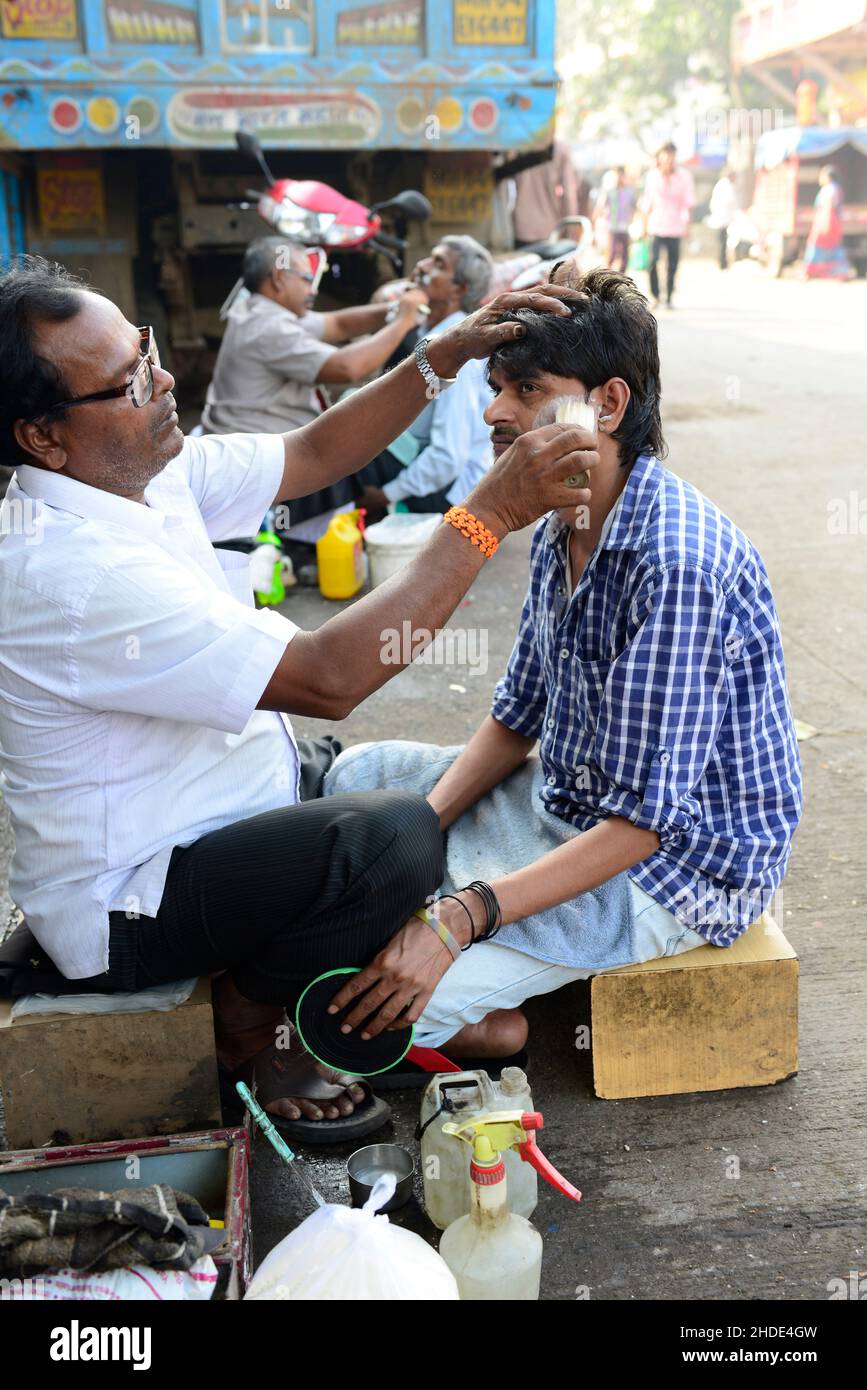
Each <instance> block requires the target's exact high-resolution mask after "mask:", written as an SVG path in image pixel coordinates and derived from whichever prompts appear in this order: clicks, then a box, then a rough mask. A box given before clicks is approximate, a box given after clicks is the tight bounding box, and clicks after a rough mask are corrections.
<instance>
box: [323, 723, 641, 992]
mask: <svg viewBox="0 0 867 1390" xmlns="http://www.w3.org/2000/svg"><path fill="white" fill-rule="evenodd" d="M460 752H461V749H460V747H458V746H452V747H446V748H439V747H436V746H435V745H433V744H429V743H411V742H403V741H398V740H390V741H386V742H383V743H362V744H357V745H356V746H355V747H353V748H347V749H344V751H343V752H342V753H341V754H340V756H339V757H338V758H337V759H336V761H335V763H334V765H333V767H331V768H330V770H329V771H328V773H327V774H326V777H325V782H324V786H323V795H325V796H339V795H342V793H344V792H354V791H371V790H373V789H374V788H377V787H391V788H393V789H395V790H399V791H414V792H419V793H420V794H421V795H422V796H426V795H427V794H428V793H429V792H430V791H431V790H432V789H433V787H434V786H435V785H436V783H437V782H438V781H439V779H440V778H441V777H442V775H443V773H444V772H445V771H446V770H447V769H448V768H449V767H450V766H451V764H452V763H453V762H454V760H455V758H456V757H457V756H458V754H459V753H460ZM543 786H544V774H543V772H542V765H541V763H540V761H539V759H538V758H529V759H528V760H527V762H526V763H524V764H523V765H522V766H521V767H519V768H518V769H517V771H516V772H513V773H511V775H510V776H509V777H507V778H505V780H504V781H503V782H501V783H500V784H499V786H496V787H494V788H493V790H492V791H490V792H488V794H487V796H483V797H482V799H481V800H480V801H478V802H476V804H475V806H472V807H471V808H470V809H469V810H468V811H465V812H464V814H463V815H462V816H460V817H459V819H458V820H456V821H455V823H454V825H452V826H450V827H449V830H448V832H447V838H446V856H445V863H446V876H445V879H444V880H443V883H442V884H441V885H440V891H441V892H443V893H454V892H456V891H457V890H458V889H459V888H464V887H465V886H466V885H467V884H468V883H472V882H473V880H474V879H484V880H486V881H488V882H492V881H493V880H494V879H498V878H503V877H505V875H506V874H510V873H514V872H515V870H517V869H523V868H526V867H527V865H529V864H534V863H535V862H536V861H537V860H538V859H541V858H542V856H543V855H545V854H548V853H549V852H550V851H551V850H553V849H557V847H558V846H559V845H562V844H565V843H566V842H567V841H568V840H572V839H574V838H575V837H576V835H580V834H581V833H582V832H581V831H580V830H578V829H577V828H576V827H575V826H574V825H570V824H569V822H568V821H564V820H561V819H560V818H559V817H558V816H553V815H552V814H551V812H550V811H549V810H548V809H547V808H546V806H545V804H544V802H543V801H542V798H541V791H542V788H543ZM491 945H492V946H496V945H500V946H511V947H512V948H513V949H514V950H516V951H523V952H524V953H525V954H526V955H528V956H532V957H533V959H534V960H543V961H547V962H549V963H550V964H553V965H567V966H572V967H574V968H575V969H579V970H608V969H612V968H614V967H615V966H618V965H629V964H631V963H632V962H633V961H634V960H635V959H636V941H635V914H634V908H633V899H632V894H631V892H630V888H629V876H628V874H626V873H621V874H615V876H614V877H613V878H610V879H608V880H607V882H605V883H601V884H600V885H599V887H598V888H591V889H590V890H589V891H588V892H586V893H579V894H578V896H577V897H575V898H571V899H569V900H568V901H567V902H564V903H559V904H557V905H556V906H555V907H550V908H547V909H546V910H545V911H544V912H538V913H534V914H533V915H532V916H530V917H524V918H522V919H521V920H520V921H518V922H510V923H509V924H508V925H507V926H504V927H501V928H500V931H499V932H498V933H497V935H496V936H495V937H494V938H493V939H492V941H491Z"/></svg>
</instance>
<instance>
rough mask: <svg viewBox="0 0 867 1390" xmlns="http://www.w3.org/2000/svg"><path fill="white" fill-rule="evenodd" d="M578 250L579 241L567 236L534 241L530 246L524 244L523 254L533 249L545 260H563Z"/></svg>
mask: <svg viewBox="0 0 867 1390" xmlns="http://www.w3.org/2000/svg"><path fill="white" fill-rule="evenodd" d="M577 250H578V243H577V241H572V240H571V239H568V238H566V237H557V238H552V239H550V240H548V241H534V242H532V243H531V244H530V245H529V246H522V247H521V254H522V255H526V254H527V253H528V252H529V251H533V252H535V253H536V255H537V256H540V257H541V258H542V260H543V261H562V260H565V259H566V257H567V256H571V255H572V253H573V252H574V251H577Z"/></svg>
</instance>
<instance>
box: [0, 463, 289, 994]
mask: <svg viewBox="0 0 867 1390" xmlns="http://www.w3.org/2000/svg"><path fill="white" fill-rule="evenodd" d="M282 470H283V441H282V439H280V437H279V436H274V435H222V436H206V437H204V438H201V439H188V440H187V441H186V442H185V444H184V447H183V450H182V452H181V453H180V455H179V456H178V457H177V458H176V459H173V460H172V462H171V463H169V464H168V466H167V467H166V468H165V469H164V470H163V472H162V473H160V474H159V475H158V476H157V477H156V478H154V479H153V481H152V482H151V483H149V484H148V486H147V488H146V489H145V494H144V495H145V499H146V501H147V503H148V505H147V506H143V505H142V504H141V503H139V502H132V501H129V500H128V499H126V498H122V497H117V496H115V495H114V494H112V493H108V492H103V491H101V490H100V489H98V488H93V487H88V486H86V485H85V484H83V483H79V482H76V481H74V480H73V479H71V478H65V477H61V476H58V475H57V474H55V473H49V472H46V471H44V470H42V469H39V468H35V467H31V466H29V465H24V466H22V467H19V468H18V470H17V472H16V473H15V475H14V477H13V478H12V481H11V483H10V485H9V490H8V493H7V495H6V498H5V500H4V502H3V504H2V506H0V769H2V786H3V794H4V796H5V797H6V801H7V803H8V806H9V811H10V813H11V817H12V824H13V827H14V830H15V840H16V846H15V857H14V861H13V865H12V872H11V878H10V888H11V892H12V895H13V897H14V899H15V901H16V902H17V903H18V905H19V906H20V907H21V909H22V911H23V912H24V915H25V917H26V919H27V922H28V924H29V926H30V927H31V929H32V931H33V933H34V935H35V936H36V937H37V939H38V941H39V942H40V944H41V945H42V946H43V947H44V949H45V950H46V951H47V952H48V953H49V955H50V956H51V958H52V959H53V960H54V962H55V963H56V965H57V966H58V967H59V968H60V970H62V971H63V973H64V974H65V975H66V976H68V977H69V978H71V979H80V978H82V977H85V976H89V975H98V974H101V973H102V972H103V971H104V970H106V969H107V968H108V939H109V923H108V913H109V911H110V910H113V909H122V910H126V911H128V912H129V913H130V916H132V915H133V914H136V913H137V914H141V915H143V916H148V917H152V916H154V915H155V914H156V912H157V909H158V907H159V904H160V900H161V898H162V894H163V888H164V885H165V878H166V871H167V868H168V863H169V859H170V857H171V853H172V849H173V848H174V847H175V846H176V845H188V844H192V843H193V841H195V840H197V839H199V838H200V837H201V836H202V835H204V834H206V833H207V832H208V831H211V830H215V829H217V828H218V827H220V826H223V825H227V824H230V823H232V822H234V821H238V820H242V819H245V818H246V817H248V816H254V815H257V814H258V813H259V812H261V811H269V810H273V809H274V808H276V807H278V806H285V805H287V804H289V803H292V802H294V801H297V800H298V754H297V749H296V747H295V741H294V738H293V736H292V731H291V726H290V725H289V722H288V720H285V719H284V718H283V717H282V716H281V715H278V714H271V713H268V712H266V711H257V709H256V705H257V702H258V700H259V699H260V697H261V695H262V691H263V690H264V689H265V686H266V685H267V684H268V681H269V680H270V678H271V676H272V674H273V672H274V670H275V668H276V666H277V663H278V662H279V660H280V658H281V656H282V654H283V652H284V651H285V648H286V645H287V643H288V642H289V641H290V640H291V639H292V637H293V636H294V635H295V633H296V632H297V631H298V629H297V627H296V626H295V625H294V624H293V623H291V622H289V621H288V620H287V619H286V618H284V617H282V616H281V615H280V614H278V613H274V612H271V611H267V610H263V611H261V612H257V611H256V609H255V608H254V606H253V595H252V587H251V583H250V575H249V560H248V557H247V556H246V555H242V554H240V553H238V552H236V551H231V550H219V549H214V547H213V546H212V544H211V542H212V541H220V540H228V539H231V538H233V537H241V536H251V535H255V533H256V531H257V530H258V529H259V524H260V521H261V518H262V516H263V515H264V513H265V511H266V510H267V508H268V507H269V506H270V504H271V502H272V500H273V498H274V496H275V494H276V492H277V489H278V487H279V483H280V478H281V475H282Z"/></svg>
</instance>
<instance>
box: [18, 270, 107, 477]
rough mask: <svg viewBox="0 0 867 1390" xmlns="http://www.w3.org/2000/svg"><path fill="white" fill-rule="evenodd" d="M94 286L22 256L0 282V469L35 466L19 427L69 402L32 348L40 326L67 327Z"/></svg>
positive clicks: (58, 378)
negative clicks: (17, 430)
mask: <svg viewBox="0 0 867 1390" xmlns="http://www.w3.org/2000/svg"><path fill="white" fill-rule="evenodd" d="M84 290H91V286H90V285H87V284H85V282H84V281H83V280H81V279H79V277H78V276H77V275H73V274H72V273H71V271H68V270H67V269H66V268H65V267H64V266H62V265H58V264H57V262H56V261H47V260H45V259H44V258H43V257H42V256H20V257H19V258H18V259H17V260H16V261H15V262H14V263H13V264H12V266H11V267H10V268H9V270H7V271H6V274H5V275H3V276H2V278H0V463H10V464H15V463H32V462H33V458H32V455H30V454H28V453H27V451H26V450H25V449H22V448H20V446H19V444H18V441H17V440H16V438H15V423H16V421H18V420H29V419H32V418H35V417H38V416H41V415H46V416H50V415H52V414H53V415H54V417H55V418H56V419H60V418H61V417H62V416H63V415H64V414H65V412H64V411H54V412H53V411H52V406H54V405H55V404H56V403H57V402H58V401H62V400H65V399H67V398H68V397H69V396H71V394H72V392H71V391H70V390H69V388H68V386H67V385H66V383H65V381H64V380H63V375H62V373H61V372H60V370H59V369H58V368H57V367H56V366H55V364H54V363H53V362H50V361H49V360H48V358H47V357H42V356H40V354H39V353H38V352H37V351H36V349H35V347H34V337H35V331H36V329H37V327H38V326H39V324H41V323H66V322H67V320H69V319H71V318H74V317H75V315H76V314H77V313H78V312H79V311H80V310H81V308H82V307H83V299H82V291H84Z"/></svg>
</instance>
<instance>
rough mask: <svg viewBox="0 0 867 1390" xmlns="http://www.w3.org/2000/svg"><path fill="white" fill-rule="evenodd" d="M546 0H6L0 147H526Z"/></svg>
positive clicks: (542, 96)
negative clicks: (242, 136) (253, 141)
mask: <svg viewBox="0 0 867 1390" xmlns="http://www.w3.org/2000/svg"><path fill="white" fill-rule="evenodd" d="M555 83H556V75H555V71H554V5H553V3H551V0H444V3H443V0H374V3H367V4H357V3H354V0H315V3H314V0H172V3H164V0H3V4H2V6H0V149H6V150H58V151H60V150H71V149H100V148H112V147H116V146H117V145H118V144H119V143H121V142H127V143H129V144H133V143H134V144H135V145H136V146H137V147H139V148H146V147H148V146H151V147H162V148H171V147H176V148H184V149H189V148H201V149H219V148H228V147H230V146H231V145H232V143H233V136H234V132H235V130H236V129H237V127H238V125H239V124H240V123H241V122H243V123H244V124H245V125H246V127H247V128H248V129H250V130H253V131H255V132H256V133H257V134H258V135H259V138H260V139H261V141H262V143H263V144H264V145H266V146H268V147H271V148H278V147H285V148H292V149H318V148H329V149H361V148H376V149H425V148H429V147H430V146H431V145H432V144H435V145H436V147H437V148H438V149H439V150H441V151H443V150H504V149H514V150H523V149H531V148H533V147H541V146H544V145H546V144H547V143H548V142H549V140H550V137H551V132H552V122H553V115H554V98H555Z"/></svg>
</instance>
